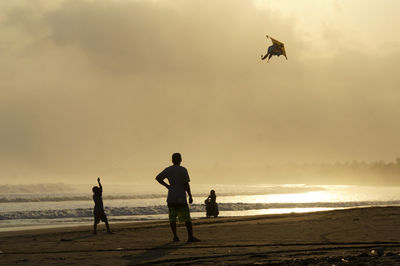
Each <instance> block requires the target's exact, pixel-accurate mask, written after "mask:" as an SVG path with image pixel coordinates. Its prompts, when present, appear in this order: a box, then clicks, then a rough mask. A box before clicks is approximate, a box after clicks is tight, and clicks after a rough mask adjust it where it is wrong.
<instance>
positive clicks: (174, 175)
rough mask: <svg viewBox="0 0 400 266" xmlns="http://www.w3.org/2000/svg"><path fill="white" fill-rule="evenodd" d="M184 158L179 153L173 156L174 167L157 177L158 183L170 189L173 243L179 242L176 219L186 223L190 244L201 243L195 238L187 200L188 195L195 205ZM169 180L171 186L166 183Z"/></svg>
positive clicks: (168, 200) (169, 200)
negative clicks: (183, 164)
mask: <svg viewBox="0 0 400 266" xmlns="http://www.w3.org/2000/svg"><path fill="white" fill-rule="evenodd" d="M181 162H182V157H181V155H180V154H179V153H174V154H173V155H172V163H173V165H172V166H170V167H167V168H165V169H164V170H163V171H162V172H161V173H159V174H158V175H157V177H156V180H157V181H158V183H160V184H161V185H163V186H164V187H166V188H167V189H168V197H167V204H168V210H169V223H170V226H171V230H172V234H173V235H174V238H173V241H174V242H177V241H179V238H178V235H177V234H176V220H177V219H176V218H178V220H179V221H180V222H185V224H186V229H187V233H188V240H187V241H188V242H198V241H200V240H199V239H197V238H196V237H194V236H193V228H192V220H191V218H190V211H189V206H188V203H187V200H186V193H187V194H188V196H189V203H190V204H192V203H193V198H192V193H191V191H190V185H189V181H190V178H189V174H188V171H187V170H186V168H185V167H182V166H181V165H180V164H181ZM165 178H167V179H168V182H169V184H167V183H165V182H164V179H165Z"/></svg>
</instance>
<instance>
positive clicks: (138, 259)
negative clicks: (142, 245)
mask: <svg viewBox="0 0 400 266" xmlns="http://www.w3.org/2000/svg"><path fill="white" fill-rule="evenodd" d="M184 245H186V242H179V243H176V242H170V243H167V244H163V245H161V246H157V247H154V248H151V249H149V250H146V251H145V252H143V253H141V254H138V255H127V256H124V257H123V258H124V259H127V260H129V262H128V264H127V265H138V264H148V263H152V261H155V260H157V259H159V258H162V257H164V256H166V255H167V254H169V253H171V252H173V251H174V250H177V249H178V248H180V247H182V246H184Z"/></svg>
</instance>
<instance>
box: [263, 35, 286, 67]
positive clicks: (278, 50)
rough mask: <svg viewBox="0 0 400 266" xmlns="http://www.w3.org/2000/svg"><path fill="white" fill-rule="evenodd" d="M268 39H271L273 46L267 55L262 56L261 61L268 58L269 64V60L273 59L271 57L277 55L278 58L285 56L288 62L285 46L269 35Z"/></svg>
mask: <svg viewBox="0 0 400 266" xmlns="http://www.w3.org/2000/svg"><path fill="white" fill-rule="evenodd" d="M267 38H270V39H271V41H272V45H271V46H270V47H268V52H267V54H266V55H264V56H263V55H261V60H264V59H266V58H268V62H269V59H271V57H272V56H273V55H277V56H281V55H284V56H285V57H286V60H287V56H286V51H285V45H284V44H283V43H281V42H280V41H278V40H275V39H274V38H271V37H269V36H268V35H267Z"/></svg>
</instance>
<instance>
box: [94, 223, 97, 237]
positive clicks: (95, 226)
mask: <svg viewBox="0 0 400 266" xmlns="http://www.w3.org/2000/svg"><path fill="white" fill-rule="evenodd" d="M93 234H97V223H96V220H94V224H93Z"/></svg>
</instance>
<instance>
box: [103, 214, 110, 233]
mask: <svg viewBox="0 0 400 266" xmlns="http://www.w3.org/2000/svg"><path fill="white" fill-rule="evenodd" d="M104 222H105V223H106V227H107V233H111V230H110V225H109V224H108V219H107V217H106V219H105V221H104Z"/></svg>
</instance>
